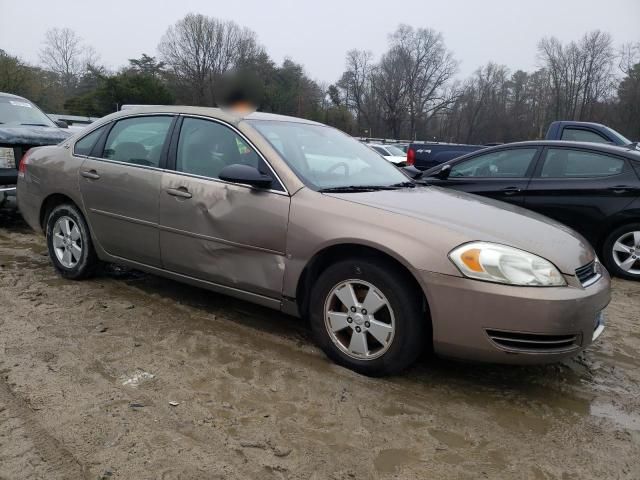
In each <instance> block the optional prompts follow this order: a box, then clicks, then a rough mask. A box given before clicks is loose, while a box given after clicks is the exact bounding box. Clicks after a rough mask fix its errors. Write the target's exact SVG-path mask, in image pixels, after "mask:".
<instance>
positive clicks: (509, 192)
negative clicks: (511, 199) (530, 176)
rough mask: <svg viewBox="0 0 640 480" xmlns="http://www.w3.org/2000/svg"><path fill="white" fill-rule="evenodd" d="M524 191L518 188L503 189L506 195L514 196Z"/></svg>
mask: <svg viewBox="0 0 640 480" xmlns="http://www.w3.org/2000/svg"><path fill="white" fill-rule="evenodd" d="M521 191H522V190H521V189H520V188H518V187H505V188H503V189H502V193H504V194H505V195H514V194H516V193H519V192H521Z"/></svg>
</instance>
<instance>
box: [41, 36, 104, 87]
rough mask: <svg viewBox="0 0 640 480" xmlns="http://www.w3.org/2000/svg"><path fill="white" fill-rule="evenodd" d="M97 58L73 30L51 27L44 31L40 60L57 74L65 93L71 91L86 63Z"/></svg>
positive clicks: (85, 67) (93, 62)
mask: <svg viewBox="0 0 640 480" xmlns="http://www.w3.org/2000/svg"><path fill="white" fill-rule="evenodd" d="M97 59H98V57H97V55H96V53H95V50H94V49H93V48H92V47H89V46H87V45H85V44H84V43H83V41H82V38H80V37H79V36H78V34H76V33H75V32H74V31H73V30H71V29H69V28H62V29H59V28H53V29H51V30H48V31H47V32H46V33H45V40H44V46H43V48H42V49H41V50H40V61H41V62H42V63H43V64H44V65H45V66H46V67H47V68H48V69H49V70H50V71H52V72H54V73H55V74H56V75H57V76H58V78H59V80H60V83H61V85H62V87H63V89H64V92H65V94H67V95H69V94H70V93H72V92H73V90H74V89H75V87H76V86H77V84H78V81H79V79H80V77H81V76H82V74H83V73H84V72H85V71H86V69H87V65H93V64H95V63H96V62H97Z"/></svg>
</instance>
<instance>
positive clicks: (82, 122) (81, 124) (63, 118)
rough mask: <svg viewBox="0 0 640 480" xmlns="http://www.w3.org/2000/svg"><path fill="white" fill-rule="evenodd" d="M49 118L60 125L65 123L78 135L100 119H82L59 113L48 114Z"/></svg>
mask: <svg viewBox="0 0 640 480" xmlns="http://www.w3.org/2000/svg"><path fill="white" fill-rule="evenodd" d="M47 116H48V117H49V118H50V119H51V120H53V121H54V122H56V123H58V124H60V122H64V123H65V124H66V125H67V126H68V128H69V131H70V132H71V133H77V132H80V131H82V130H84V129H85V128H86V127H88V126H89V125H91V124H92V123H93V122H95V121H96V120H98V118H99V117H82V116H78V115H62V114H57V113H48V114H47Z"/></svg>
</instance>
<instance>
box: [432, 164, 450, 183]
mask: <svg viewBox="0 0 640 480" xmlns="http://www.w3.org/2000/svg"><path fill="white" fill-rule="evenodd" d="M450 173H451V165H443V166H442V168H441V169H440V170H439V171H438V173H436V174H435V175H434V177H436V178H439V179H440V180H446V179H447V178H449V174H450Z"/></svg>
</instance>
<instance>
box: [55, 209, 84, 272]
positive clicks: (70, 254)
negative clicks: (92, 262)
mask: <svg viewBox="0 0 640 480" xmlns="http://www.w3.org/2000/svg"><path fill="white" fill-rule="evenodd" d="M52 240H53V250H54V252H55V254H56V258H57V259H58V261H59V262H60V263H61V264H62V266H63V267H65V268H73V267H75V266H76V265H77V264H78V262H79V261H80V258H81V257H82V235H81V234H80V228H79V227H78V224H77V223H76V221H75V220H73V219H72V218H71V217H68V216H66V215H65V216H62V217H60V218H59V219H58V220H57V221H56V223H55V225H54V226H53V231H52Z"/></svg>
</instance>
